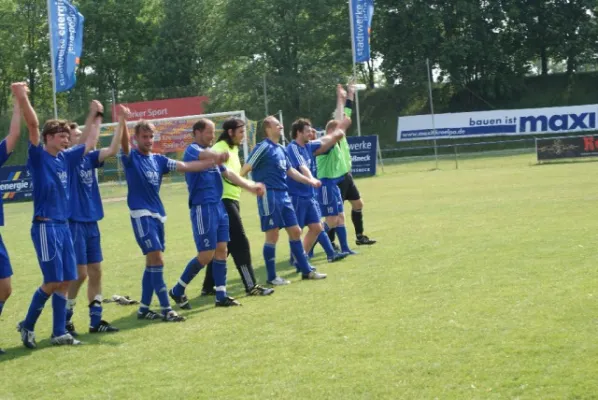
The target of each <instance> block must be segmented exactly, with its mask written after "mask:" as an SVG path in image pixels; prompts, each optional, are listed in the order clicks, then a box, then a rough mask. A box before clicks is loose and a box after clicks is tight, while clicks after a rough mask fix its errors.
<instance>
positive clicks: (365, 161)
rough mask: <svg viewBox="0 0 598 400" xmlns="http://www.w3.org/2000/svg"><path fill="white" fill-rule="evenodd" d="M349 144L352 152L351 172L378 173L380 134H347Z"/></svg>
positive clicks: (369, 174)
mask: <svg viewBox="0 0 598 400" xmlns="http://www.w3.org/2000/svg"><path fill="white" fill-rule="evenodd" d="M347 144H348V145H349V150H350V152H351V174H353V175H355V176H374V175H376V161H377V157H376V153H377V151H378V136H376V135H373V136H347Z"/></svg>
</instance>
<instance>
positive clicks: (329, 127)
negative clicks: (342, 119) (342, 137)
mask: <svg viewBox="0 0 598 400" xmlns="http://www.w3.org/2000/svg"><path fill="white" fill-rule="evenodd" d="M338 126H339V123H338V121H337V120H335V119H333V120H330V121H328V123H327V124H326V134H327V135H331V134H333V133H334V131H336V130H337V129H338Z"/></svg>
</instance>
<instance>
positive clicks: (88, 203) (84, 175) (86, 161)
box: [70, 150, 104, 222]
mask: <svg viewBox="0 0 598 400" xmlns="http://www.w3.org/2000/svg"><path fill="white" fill-rule="evenodd" d="M103 166H104V163H103V162H100V151H99V150H96V151H92V152H90V153H88V154H87V155H86V156H84V157H83V158H82V159H81V162H79V164H78V165H77V166H76V167H75V170H74V173H73V174H72V175H71V177H70V178H71V182H70V183H71V190H70V192H71V193H70V195H71V217H70V220H71V221H77V222H97V221H99V220H101V219H102V218H104V207H103V206H102V198H101V197H100V188H99V187H98V179H97V177H96V174H95V172H96V171H95V170H96V168H100V167H103Z"/></svg>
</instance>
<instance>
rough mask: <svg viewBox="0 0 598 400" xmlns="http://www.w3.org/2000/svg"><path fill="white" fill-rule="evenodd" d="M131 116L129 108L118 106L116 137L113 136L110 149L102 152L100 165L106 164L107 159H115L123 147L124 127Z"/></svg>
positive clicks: (107, 148) (106, 148)
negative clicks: (121, 146)
mask: <svg viewBox="0 0 598 400" xmlns="http://www.w3.org/2000/svg"><path fill="white" fill-rule="evenodd" d="M129 114H130V111H129V109H128V108H126V107H125V106H123V105H120V106H118V126H117V127H116V130H115V131H114V136H112V141H111V142H110V147H104V148H103V149H101V150H100V155H99V159H100V163H102V162H104V160H105V159H107V158H110V157H114V156H115V155H116V154H117V153H118V150H119V148H120V145H121V143H120V142H121V136H122V132H123V129H124V128H123V127H126V126H127V117H128V115H129Z"/></svg>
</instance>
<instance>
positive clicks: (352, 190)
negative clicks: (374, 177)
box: [338, 174, 361, 201]
mask: <svg viewBox="0 0 598 400" xmlns="http://www.w3.org/2000/svg"><path fill="white" fill-rule="evenodd" d="M338 188H339V189H340V190H341V197H342V198H343V201H346V200H349V201H354V200H359V199H361V195H360V194H359V190H358V189H357V186H355V182H354V181H353V176H352V175H351V174H345V177H344V179H343V180H342V181H340V182H339V183H338Z"/></svg>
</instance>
